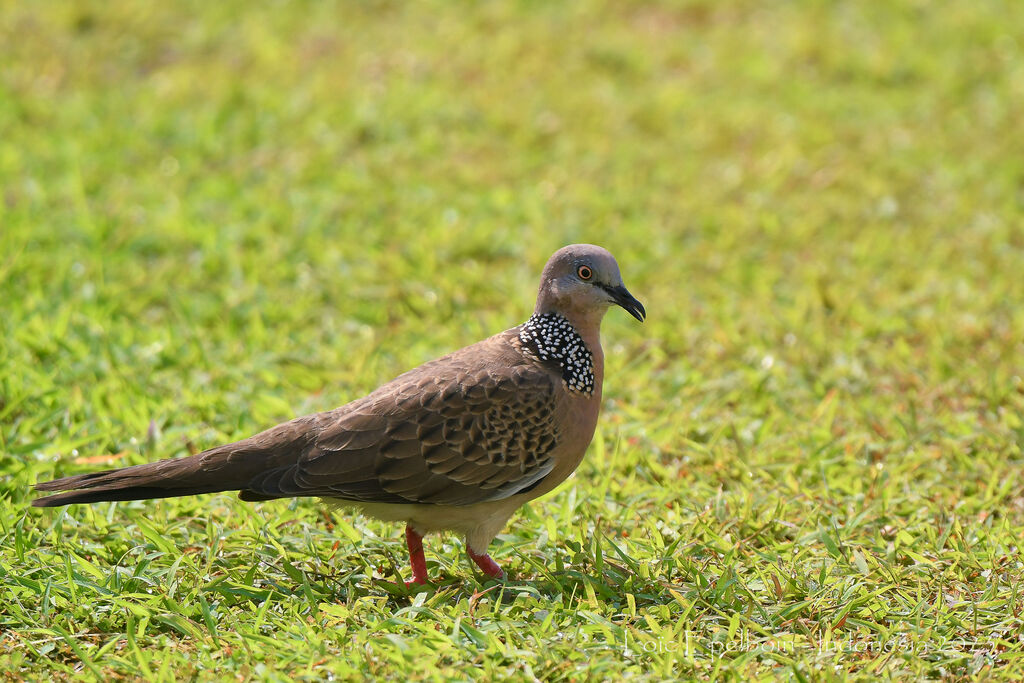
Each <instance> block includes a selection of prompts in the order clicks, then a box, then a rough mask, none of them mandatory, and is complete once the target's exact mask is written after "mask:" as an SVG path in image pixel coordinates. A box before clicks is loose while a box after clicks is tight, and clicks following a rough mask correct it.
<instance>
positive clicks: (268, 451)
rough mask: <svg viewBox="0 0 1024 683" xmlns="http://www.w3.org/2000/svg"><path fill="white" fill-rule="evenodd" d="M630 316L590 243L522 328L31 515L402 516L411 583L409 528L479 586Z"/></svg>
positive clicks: (553, 270) (581, 422) (552, 274)
mask: <svg viewBox="0 0 1024 683" xmlns="http://www.w3.org/2000/svg"><path fill="white" fill-rule="evenodd" d="M612 304H618V305H619V306H622V307H623V308H624V309H626V310H627V311H628V312H629V313H631V314H632V315H633V317H635V318H636V319H637V320H640V321H643V319H644V318H645V316H646V311H645V310H644V307H643V305H642V304H641V303H640V302H639V301H637V300H636V299H635V298H633V296H632V295H631V294H630V293H629V291H627V290H626V288H625V287H624V286H623V284H622V278H621V276H620V275H619V267H618V264H617V263H616V262H615V258H614V257H613V256H612V255H611V254H610V253H609V252H608V251H606V250H605V249H602V248H601V247H597V246H593V245H588V244H574V245H571V246H568V247H564V248H562V249H559V250H558V251H556V252H555V253H554V255H552V256H551V258H550V259H549V260H548V262H547V265H546V266H545V267H544V272H543V274H542V275H541V282H540V291H539V293H538V295H537V306H536V309H535V310H534V313H533V315H532V316H531V317H530V319H529V320H527V321H526V322H525V323H523V324H522V325H519V326H518V327H513V328H512V329H510V330H506V331H504V332H501V333H499V334H496V335H494V336H493V337H490V338H489V339H485V340H483V341H481V342H478V343H476V344H473V345H472V346H467V347H465V348H463V349H460V350H458V351H455V352H454V353H451V354H449V355H447V356H444V357H443V358H439V359H437V360H434V361H431V362H429V363H425V364H424V365H421V366H420V367H418V368H415V369H413V370H410V371H408V372H406V373H405V374H403V375H400V376H398V377H397V378H395V379H394V380H392V381H390V382H388V383H387V384H385V385H383V386H382V387H380V388H379V389H377V390H376V391H374V392H373V393H371V394H369V395H368V396H365V397H364V398H360V399H357V400H355V401H352V402H351V403H349V404H347V405H344V406H342V407H340V408H336V409H334V410H330V411H327V412H323V413H316V414H314V415H307V416H305V417H299V418H296V419H294V420H291V421H290V422H285V423H283V424H280V425H278V426H276V427H273V428H271V429H268V430H267V431H264V432H261V433H259V434H257V435H255V436H252V437H249V438H248V439H243V440H242V441H238V442H235V443H230V444H226V445H223V446H217V447H215V448H211V449H209V450H207V451H204V452H202V453H199V454H198V455H194V456H192V457H187V458H178V459H168V460H161V461H159V462H154V463H149V464H145V465H135V466H133V467H125V468H122V469H116V470H109V471H106V472H96V473H92V474H80V475H77V476H72V477H64V478H62V479H57V480H54V481H49V482H44V483H39V484H37V485H36V488H37V489H39V490H42V491H65V493H58V494H55V495H50V496H47V497H45V498H39V499H37V500H35V501H33V503H32V504H33V505H35V506H41V507H49V506H57V505H67V504H70V503H93V502H97V501H109V500H141V499H146V498H166V497H170V496H186V495H192V494H199V493H214V492H217V491H231V490H238V491H239V497H240V498H241V499H242V500H249V501H255V500H270V499H274V498H291V497H296V496H319V497H321V498H324V499H328V500H330V501H332V502H339V503H341V504H343V505H346V506H350V507H354V508H357V509H359V510H361V511H362V512H364V513H366V514H368V515H370V516H372V517H376V518H379V519H383V520H387V521H395V522H405V523H406V530H405V534H406V541H407V544H408V546H409V557H410V563H411V565H412V575H413V578H412V582H411V583H414V584H423V583H426V582H427V580H428V579H427V569H426V562H425V560H424V557H423V542H422V541H423V535H424V534H426V533H429V532H433V531H441V530H452V531H456V532H458V533H460V534H462V535H464V536H465V539H466V546H467V549H468V551H469V556H470V557H471V558H472V559H473V560H474V561H475V562H476V564H477V565H478V566H479V567H480V569H481V570H483V572H484V573H485V574H487V575H488V576H490V577H493V578H496V579H500V578H502V577H503V576H504V573H503V572H502V570H501V568H500V567H499V566H498V565H497V563H496V562H495V561H494V560H492V559H491V557H490V556H489V555H488V554H487V546H488V544H489V543H490V542H491V540H492V539H493V538H494V537H495V535H497V533H498V532H499V531H500V530H501V529H502V527H504V525H505V523H506V522H507V521H508V519H509V517H510V516H511V515H512V513H513V512H514V511H515V510H516V509H517V508H518V507H519V506H521V505H523V504H524V503H526V502H527V501H530V500H533V499H534V498H537V497H538V496H542V495H544V494H545V493H547V492H548V491H551V490H552V489H553V488H554V487H555V486H557V485H558V484H559V483H561V482H562V481H563V480H565V478H566V477H568V476H569V475H570V474H572V472H573V471H574V470H575V469H576V467H577V466H578V465H579V464H580V461H581V460H582V459H583V454H584V452H585V451H586V449H587V446H588V445H589V444H590V440H591V438H592V437H593V435H594V428H595V427H596V425H597V415H598V411H599V409H600V405H601V382H602V379H603V375H604V354H603V352H602V350H601V340H600V326H601V319H602V318H603V317H604V314H605V312H606V311H607V310H608V308H609V307H610V306H611V305H612Z"/></svg>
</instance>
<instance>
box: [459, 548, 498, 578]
mask: <svg viewBox="0 0 1024 683" xmlns="http://www.w3.org/2000/svg"><path fill="white" fill-rule="evenodd" d="M466 549H467V550H468V551H469V556H470V558H472V560H473V561H474V562H476V566H478V567H480V571H482V572H483V573H484V574H486V575H487V576H489V577H491V578H492V579H495V580H496V581H501V580H502V579H504V578H505V572H503V571H502V570H501V567H499V566H498V563H497V562H495V561H494V560H492V559H491V556H490V555H488V554H487V553H478V552H476V551H475V550H473V548H471V547H469V546H468V545H467V546H466Z"/></svg>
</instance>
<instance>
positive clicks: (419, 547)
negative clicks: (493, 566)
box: [405, 524, 500, 586]
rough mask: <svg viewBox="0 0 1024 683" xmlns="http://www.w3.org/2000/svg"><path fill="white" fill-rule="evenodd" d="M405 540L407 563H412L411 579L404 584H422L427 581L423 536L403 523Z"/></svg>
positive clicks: (410, 525) (409, 525)
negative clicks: (407, 551) (407, 552)
mask: <svg viewBox="0 0 1024 683" xmlns="http://www.w3.org/2000/svg"><path fill="white" fill-rule="evenodd" d="M405 542H406V544H407V545H408V546H409V564H410V565H412V581H406V582H405V585H406V586H411V585H419V586H422V585H423V584H425V583H428V581H429V579H427V558H425V557H423V536H422V535H420V534H418V533H417V532H416V530H415V529H413V528H412V524H406V525H405ZM488 559H490V558H488ZM499 571H500V570H499Z"/></svg>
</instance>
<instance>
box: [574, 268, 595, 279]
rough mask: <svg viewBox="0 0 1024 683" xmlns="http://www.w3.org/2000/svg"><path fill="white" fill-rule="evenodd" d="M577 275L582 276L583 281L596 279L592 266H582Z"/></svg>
mask: <svg viewBox="0 0 1024 683" xmlns="http://www.w3.org/2000/svg"><path fill="white" fill-rule="evenodd" d="M576 274H577V275H579V276H580V279H581V280H589V279H590V278H592V277H594V271H592V270H591V269H590V266H580V267H579V268H577V269H576Z"/></svg>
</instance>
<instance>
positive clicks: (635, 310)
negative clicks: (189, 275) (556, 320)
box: [535, 244, 647, 322]
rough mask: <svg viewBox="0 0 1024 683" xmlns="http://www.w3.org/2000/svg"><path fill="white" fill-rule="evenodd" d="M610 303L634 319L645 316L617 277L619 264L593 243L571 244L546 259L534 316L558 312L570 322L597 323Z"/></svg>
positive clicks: (645, 313)
mask: <svg viewBox="0 0 1024 683" xmlns="http://www.w3.org/2000/svg"><path fill="white" fill-rule="evenodd" d="M613 304H615V305H619V306H622V307H623V308H624V309H626V310H627V311H629V313H630V314H631V315H632V316H633V317H634V318H636V319H637V320H639V321H641V322H643V319H644V318H645V317H646V316H647V311H645V310H644V306H643V304H641V303H640V302H639V301H637V300H636V299H635V298H633V295H632V294H630V293H629V290H627V289H626V287H625V285H623V284H622V276H621V275H620V274H619V264H618V263H616V262H615V257H614V256H612V255H611V253H610V252H609V251H608V250H607V249H602V248H601V247H598V246H595V245H593V244H570V245H569V246H567V247H562V248H561V249H559V250H558V251H556V252H555V253H554V254H552V255H551V258H550V259H548V263H547V265H546V266H544V272H543V273H542V274H541V276H540V291H539V292H538V294H537V308H536V311H535V312H536V313H559V314H561V315H564V316H566V317H568V318H570V319H577V318H582V319H588V320H596V321H598V322H599V321H600V319H601V317H603V316H604V314H605V312H606V311H607V310H608V308H609V307H610V306H612V305H613Z"/></svg>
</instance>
